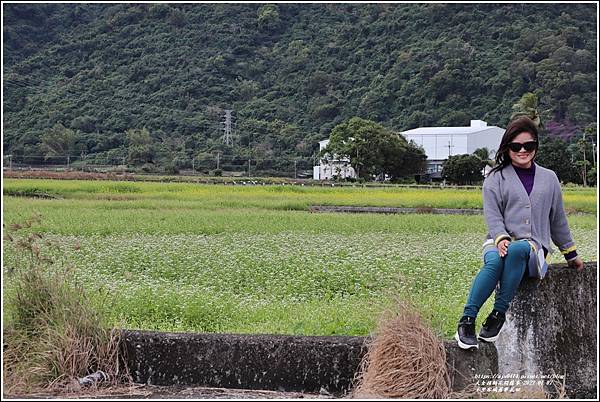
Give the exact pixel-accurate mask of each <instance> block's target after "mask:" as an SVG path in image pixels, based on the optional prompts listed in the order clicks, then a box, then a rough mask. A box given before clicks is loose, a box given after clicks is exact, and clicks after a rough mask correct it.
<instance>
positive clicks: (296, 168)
mask: <svg viewBox="0 0 600 402" xmlns="http://www.w3.org/2000/svg"><path fill="white" fill-rule="evenodd" d="M297 178H298V161H297V160H296V159H294V179H297Z"/></svg>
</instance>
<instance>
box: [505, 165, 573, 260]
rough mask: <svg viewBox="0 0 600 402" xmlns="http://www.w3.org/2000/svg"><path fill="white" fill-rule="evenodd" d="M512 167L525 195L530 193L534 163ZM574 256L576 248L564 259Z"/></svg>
mask: <svg viewBox="0 0 600 402" xmlns="http://www.w3.org/2000/svg"><path fill="white" fill-rule="evenodd" d="M513 168H515V172H517V176H519V179H520V180H521V183H523V187H525V191H527V195H531V189H532V188H533V180H534V178H535V163H532V164H531V167H529V168H520V167H518V166H515V165H513ZM544 253H546V250H545V249H544ZM575 257H577V251H576V250H573V251H571V252H570V253H567V254H565V259H566V260H567V261H568V260H572V259H573V258H575Z"/></svg>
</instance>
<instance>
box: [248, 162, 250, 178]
mask: <svg viewBox="0 0 600 402" xmlns="http://www.w3.org/2000/svg"><path fill="white" fill-rule="evenodd" d="M248 177H250V158H248Z"/></svg>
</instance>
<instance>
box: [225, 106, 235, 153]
mask: <svg viewBox="0 0 600 402" xmlns="http://www.w3.org/2000/svg"><path fill="white" fill-rule="evenodd" d="M232 113H233V110H230V109H226V110H225V115H224V117H225V122H224V124H225V127H224V128H223V131H225V134H224V135H223V142H224V143H225V145H229V146H231V145H233V138H232V134H231V133H232V126H233V125H232V119H233V116H232V115H231V114H232Z"/></svg>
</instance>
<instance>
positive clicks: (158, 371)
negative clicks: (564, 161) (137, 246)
mask: <svg viewBox="0 0 600 402" xmlns="http://www.w3.org/2000/svg"><path fill="white" fill-rule="evenodd" d="M596 278H597V272H596V263H588V264H586V267H585V270H584V271H583V272H582V273H578V272H576V271H574V270H573V269H570V268H567V267H566V266H564V265H553V266H551V267H550V269H549V274H548V276H547V277H546V278H545V279H544V280H543V281H527V282H525V283H523V285H522V286H521V288H520V289H519V291H518V293H517V296H516V297H515V300H514V301H513V304H512V306H511V309H510V310H509V313H508V315H507V318H508V321H507V326H506V328H505V330H504V332H503V333H502V334H501V336H500V338H499V339H498V341H497V342H496V345H494V344H485V343H480V349H479V350H477V351H475V350H470V351H464V350H461V349H459V348H458V346H457V345H456V342H455V341H448V342H446V343H445V345H446V353H447V363H448V367H449V369H450V373H451V377H452V381H453V389H454V390H455V391H458V390H461V389H463V388H464V387H465V386H466V385H468V384H470V383H472V382H475V381H476V380H474V375H475V374H479V375H502V374H516V375H527V374H531V375H550V374H551V373H552V372H555V373H557V374H563V373H564V371H565V370H566V381H565V383H566V389H567V392H568V396H569V397H577V398H591V397H594V396H596V393H597V384H596V382H597V371H596V368H597V359H596V353H597V310H596V303H597V298H596V286H597V282H596ZM459 313H460V312H457V317H458V315H459ZM483 319H484V317H481V318H478V322H482V320H483ZM124 340H125V341H124V346H125V348H126V350H127V354H128V365H129V368H130V370H131V373H132V374H133V377H134V381H136V382H138V383H148V384H154V385H174V384H180V385H198V386H209V387H223V388H245V389H267V390H281V391H296V392H320V391H325V392H328V393H331V394H334V395H343V394H345V393H346V392H348V390H349V389H350V388H351V386H352V381H353V378H354V376H355V374H356V372H357V370H358V367H359V364H360V359H361V358H362V356H363V355H364V353H365V351H366V348H365V346H364V342H365V340H366V338H364V337H349V336H332V337H319V336H308V337H306V336H282V335H228V334H196V333H181V334H173V333H160V332H144V331H124Z"/></svg>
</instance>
